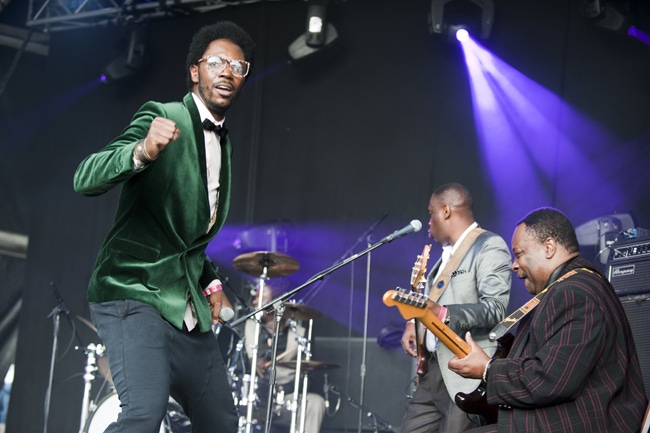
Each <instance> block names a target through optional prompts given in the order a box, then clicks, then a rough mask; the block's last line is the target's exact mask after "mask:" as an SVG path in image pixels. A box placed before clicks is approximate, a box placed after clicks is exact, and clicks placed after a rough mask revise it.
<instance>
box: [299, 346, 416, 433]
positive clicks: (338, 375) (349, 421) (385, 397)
mask: <svg viewBox="0 0 650 433" xmlns="http://www.w3.org/2000/svg"><path fill="white" fill-rule="evenodd" d="M312 352H313V357H312V359H313V360H315V361H322V362H325V363H328V364H336V365H338V366H339V368H336V369H331V370H323V371H320V370H316V371H311V372H309V379H310V383H311V389H312V391H313V392H317V393H319V394H321V395H323V391H324V377H323V376H324V373H327V382H328V384H329V386H330V387H335V390H334V391H329V392H328V400H329V402H330V407H329V409H328V412H329V413H328V414H329V415H331V414H332V413H333V412H334V409H335V405H336V403H337V398H338V397H339V395H340V408H339V410H338V411H336V413H334V414H333V415H331V416H325V419H324V420H323V425H322V427H321V432H338V431H347V432H356V431H357V430H358V428H359V420H360V417H359V414H360V413H361V427H362V429H363V430H364V431H375V432H376V431H399V426H400V425H401V424H402V417H403V416H404V412H405V411H406V405H407V397H406V394H408V393H409V392H410V391H411V389H412V384H411V381H412V379H414V377H415V370H416V368H415V361H414V358H411V357H410V356H407V355H406V354H405V353H404V351H403V350H402V349H401V347H400V348H399V349H385V348H383V347H381V346H380V345H379V344H378V343H377V340H376V339H375V338H371V339H368V341H367V345H366V363H365V364H366V365H365V367H366V368H365V370H366V372H365V376H364V393H363V396H364V398H363V408H364V409H365V410H362V411H360V410H359V408H358V403H359V401H360V400H361V399H360V395H361V363H362V358H363V356H362V355H363V338H360V337H352V338H345V337H340V338H335V337H322V338H315V339H314V344H313V347H312ZM337 392H338V393H339V395H337V394H336V393H337ZM373 416H375V417H377V419H376V420H375V419H373ZM376 421H384V422H385V423H386V424H388V426H386V425H383V426H382V425H376V424H381V423H376Z"/></svg>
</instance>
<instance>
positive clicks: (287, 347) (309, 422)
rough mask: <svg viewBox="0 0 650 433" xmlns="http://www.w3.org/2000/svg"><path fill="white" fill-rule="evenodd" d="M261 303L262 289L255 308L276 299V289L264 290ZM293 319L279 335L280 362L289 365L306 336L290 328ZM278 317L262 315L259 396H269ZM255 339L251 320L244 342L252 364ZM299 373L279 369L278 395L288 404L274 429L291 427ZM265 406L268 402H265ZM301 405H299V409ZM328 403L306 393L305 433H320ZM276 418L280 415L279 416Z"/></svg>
mask: <svg viewBox="0 0 650 433" xmlns="http://www.w3.org/2000/svg"><path fill="white" fill-rule="evenodd" d="M262 294H263V296H262V303H261V304H259V297H258V295H259V289H258V291H257V293H256V294H255V296H254V298H253V301H252V302H253V307H257V306H258V305H260V306H261V305H266V304H268V303H269V302H271V301H272V300H273V299H274V298H275V294H274V293H273V287H272V286H270V285H268V284H265V285H264V286H263V289H262ZM288 319H290V318H289V317H287V316H286V315H285V316H283V317H282V319H281V321H280V328H279V329H280V331H279V334H278V347H277V355H276V361H277V362H280V361H281V362H286V361H291V360H295V359H296V356H297V353H298V350H300V349H299V346H298V342H297V340H296V337H297V336H298V335H300V336H301V337H303V336H304V335H305V328H304V327H303V326H301V325H300V324H297V323H294V324H293V326H291V323H290V321H289V320H288ZM275 322H276V319H275V314H273V313H270V314H267V313H264V312H263V313H262V317H261V327H260V338H259V343H258V352H257V355H258V356H257V362H256V365H257V370H256V373H257V375H258V378H259V379H258V395H259V394H262V395H264V394H268V383H269V367H270V366H271V359H272V356H273V355H272V350H271V348H272V343H273V333H274V331H275ZM254 339H255V320H254V319H250V320H247V321H246V325H245V341H246V342H247V343H246V346H247V350H246V353H247V354H248V356H249V361H252V360H251V359H250V357H251V356H252V353H253V350H251V347H252V342H253V341H254ZM295 373H296V370H295V369H293V368H288V367H282V366H276V380H275V383H276V393H277V394H278V395H282V393H284V400H285V402H287V405H285V406H284V407H283V408H282V409H281V410H280V412H279V415H277V416H274V418H273V425H279V426H283V427H285V426H286V427H289V426H290V425H291V411H290V410H288V409H287V407H288V406H289V407H290V405H291V404H292V402H293V392H294V388H295V379H296V374H295ZM262 403H264V404H266V403H267V402H266V401H265V402H262ZM299 406H300V405H298V407H299ZM325 410H326V407H325V399H324V398H323V397H322V396H320V395H319V394H315V393H312V392H308V393H307V404H306V412H305V430H304V433H319V431H320V427H321V424H322V422H323V416H324V415H325ZM276 414H277V413H276ZM299 418H300V413H298V414H297V419H299Z"/></svg>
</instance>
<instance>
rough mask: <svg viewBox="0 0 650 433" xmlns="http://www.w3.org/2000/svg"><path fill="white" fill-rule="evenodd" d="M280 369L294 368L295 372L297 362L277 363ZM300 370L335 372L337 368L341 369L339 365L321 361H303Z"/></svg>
mask: <svg viewBox="0 0 650 433" xmlns="http://www.w3.org/2000/svg"><path fill="white" fill-rule="evenodd" d="M277 366H278V367H286V368H292V369H294V370H295V368H296V361H284V362H278V363H277ZM300 368H301V369H302V370H304V371H314V370H333V369H335V368H339V366H338V365H337V364H330V363H327V362H321V361H302V362H301V363H300Z"/></svg>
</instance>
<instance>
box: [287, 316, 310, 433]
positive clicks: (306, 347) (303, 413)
mask: <svg viewBox="0 0 650 433" xmlns="http://www.w3.org/2000/svg"><path fill="white" fill-rule="evenodd" d="M313 327H314V319H309V327H308V328H307V337H306V338H301V339H300V340H298V341H299V343H300V347H301V348H302V350H303V351H304V352H305V361H309V360H310V359H311V337H312V329H313ZM298 355H300V354H298ZM299 360H300V357H299V358H298V359H297V360H296V382H297V381H298V378H299V377H300V375H299V372H300V370H299V369H300V364H299V363H300V361H299ZM302 376H303V377H302V400H301V401H300V429H299V430H298V433H305V420H306V417H307V388H308V385H309V377H308V376H307V372H306V371H305V372H304V373H303V375H302ZM296 385H298V383H296ZM297 391H298V386H296V389H295V390H294V400H295V399H296V396H297V394H298V392H297ZM290 431H291V433H296V431H295V430H290Z"/></svg>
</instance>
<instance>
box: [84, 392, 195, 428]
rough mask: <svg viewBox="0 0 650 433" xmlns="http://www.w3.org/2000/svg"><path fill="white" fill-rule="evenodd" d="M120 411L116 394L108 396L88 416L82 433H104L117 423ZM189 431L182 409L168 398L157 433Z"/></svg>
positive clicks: (189, 426) (187, 421)
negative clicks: (165, 413) (165, 410)
mask: <svg viewBox="0 0 650 433" xmlns="http://www.w3.org/2000/svg"><path fill="white" fill-rule="evenodd" d="M120 411H121V409H120V399H119V398H118V396H117V393H116V392H112V393H110V394H108V395H107V396H106V397H104V398H103V399H102V400H101V401H100V402H99V404H98V405H97V408H96V409H95V410H94V411H92V412H91V413H90V414H89V416H88V422H87V423H86V428H85V429H84V430H83V433H104V430H106V428H107V427H108V426H109V425H110V424H111V423H113V422H115V421H117V416H118V415H119V413H120ZM190 430H191V425H190V422H189V419H188V418H187V416H185V413H184V412H183V409H182V408H181V407H180V405H179V404H178V403H176V401H174V399H172V398H171V397H170V398H169V404H168V405H167V415H166V416H165V420H164V421H163V422H162V424H161V425H160V431H159V433H182V432H185V431H188V432H189V431H190Z"/></svg>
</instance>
